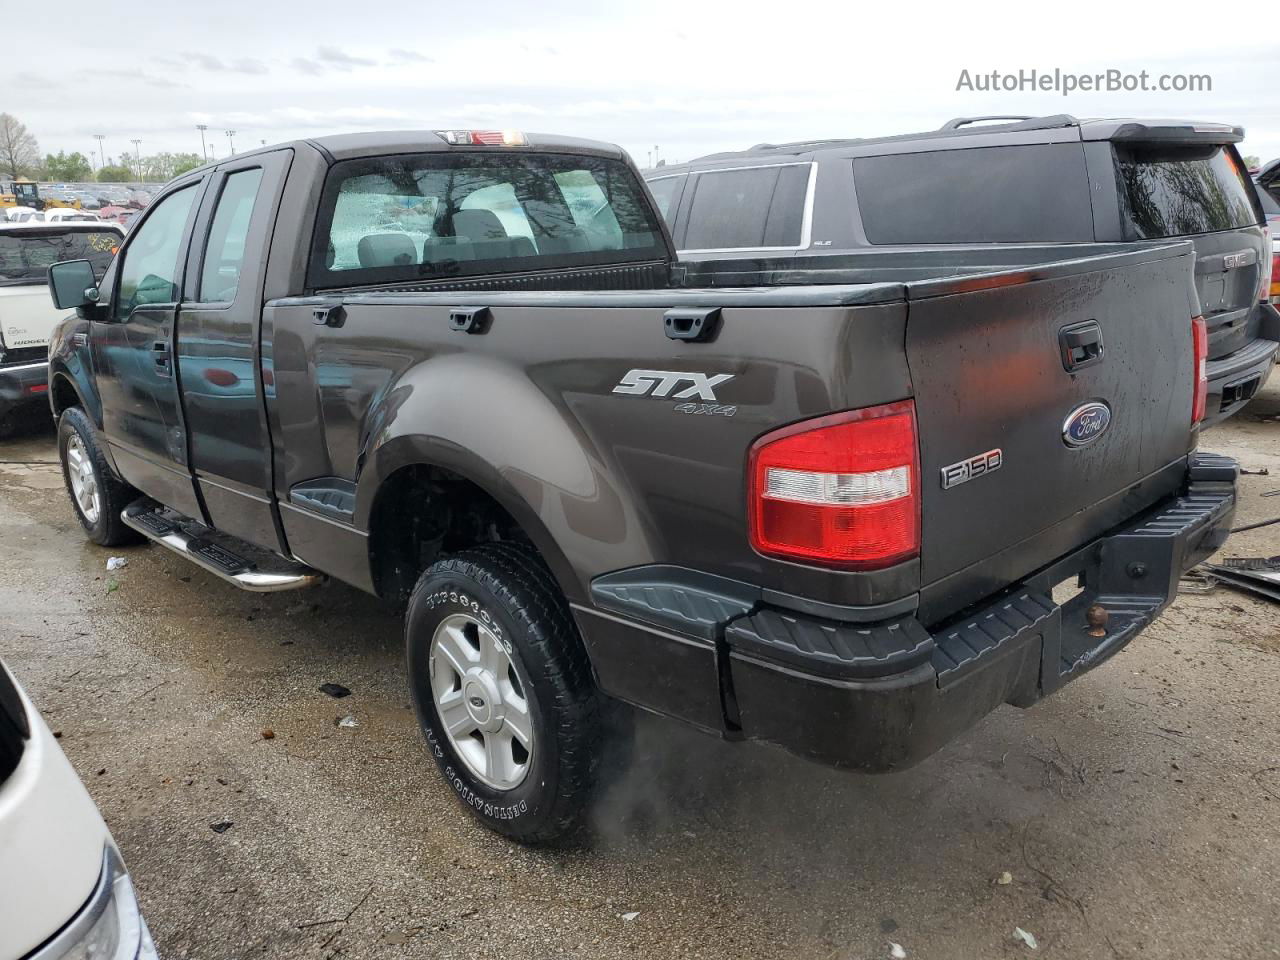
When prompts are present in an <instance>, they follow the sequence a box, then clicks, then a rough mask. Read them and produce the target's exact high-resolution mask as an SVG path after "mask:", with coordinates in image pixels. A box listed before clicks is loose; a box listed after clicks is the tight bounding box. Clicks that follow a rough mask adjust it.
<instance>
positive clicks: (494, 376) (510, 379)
mask: <svg viewBox="0 0 1280 960" xmlns="http://www.w3.org/2000/svg"><path fill="white" fill-rule="evenodd" d="M365 422H366V424H367V425H368V429H367V431H366V434H365V437H366V440H365V451H366V452H365V453H364V454H363V455H362V459H363V469H362V471H361V473H360V478H359V481H358V484H357V490H356V508H355V515H354V517H353V520H354V522H355V524H356V525H357V526H358V527H360V528H361V529H368V525H369V521H370V515H371V513H372V510H373V505H374V500H375V497H376V495H377V491H378V489H379V488H380V487H381V485H382V482H383V481H384V480H385V479H386V478H387V477H389V476H390V475H391V474H393V473H394V472H395V471H396V470H398V469H400V468H402V467H405V466H409V465H412V464H424V465H430V466H436V467H443V468H445V469H448V470H451V471H453V472H454V473H456V474H458V475H460V476H462V477H464V478H466V479H467V480H470V481H471V482H472V483H475V484H476V485H477V486H479V487H480V488H482V489H483V490H485V491H486V492H487V493H488V494H489V495H490V496H492V497H493V498H494V499H495V500H496V501H497V502H498V503H499V504H501V505H502V507H503V508H504V509H506V510H507V512H508V513H510V514H511V515H512V517H513V518H514V519H515V520H516V522H517V523H519V524H520V526H521V528H522V529H523V530H524V531H525V533H526V534H528V536H529V538H530V539H531V540H532V541H533V542H534V545H535V546H536V547H537V548H538V549H539V551H541V553H542V555H543V557H544V558H545V559H546V561H547V563H548V565H549V566H550V567H551V569H552V572H553V573H554V574H555V576H556V578H557V580H559V582H560V584H561V587H562V589H563V590H564V591H565V593H566V594H567V595H568V596H569V597H570V599H573V600H577V601H583V600H585V598H586V597H587V595H588V594H587V590H588V584H589V582H590V580H591V578H592V577H593V576H595V575H596V574H598V573H601V572H604V571H606V570H612V569H618V568H620V567H623V566H628V565H630V564H632V563H643V562H646V560H647V559H648V558H649V557H651V556H652V555H653V551H652V549H651V544H650V539H651V538H650V536H649V533H648V532H647V531H646V530H645V528H644V525H643V524H642V523H641V522H640V521H639V519H638V516H637V514H636V511H635V510H634V508H633V501H632V498H631V496H630V494H629V491H628V490H627V489H626V488H625V486H624V485H623V484H622V483H621V482H620V480H619V479H618V478H617V476H616V475H615V474H614V473H613V472H611V471H609V470H608V468H607V466H606V461H605V458H604V457H602V456H601V455H600V454H599V451H597V450H596V449H595V447H594V445H593V443H592V442H591V439H590V437H588V436H587V435H586V433H585V431H584V430H583V429H582V426H581V424H580V423H579V422H578V420H577V419H576V418H575V417H574V416H573V414H572V411H571V408H570V407H569V405H568V404H566V403H565V402H564V399H563V398H562V397H560V396H558V395H557V396H550V395H548V394H547V393H545V392H543V391H542V390H541V389H539V387H538V386H537V385H536V384H535V383H534V382H533V381H532V380H531V379H530V378H529V377H528V376H527V375H526V373H525V372H524V371H523V370H521V369H519V368H516V367H514V366H512V365H510V364H507V363H504V362H502V361H501V360H498V359H496V358H493V357H485V356H477V355H469V354H462V353H455V354H447V355H442V356H437V357H433V358H432V359H430V360H427V361H425V362H423V363H421V364H419V365H417V366H415V367H414V368H411V369H410V370H407V371H405V373H404V374H403V375H402V376H401V377H400V378H399V379H398V380H397V382H396V384H395V386H394V387H393V388H392V389H390V390H389V391H388V392H387V393H386V394H384V395H383V396H382V397H381V398H380V399H379V400H378V401H376V402H375V403H374V405H373V406H372V407H371V409H370V411H369V414H368V417H367V419H366V421H365Z"/></svg>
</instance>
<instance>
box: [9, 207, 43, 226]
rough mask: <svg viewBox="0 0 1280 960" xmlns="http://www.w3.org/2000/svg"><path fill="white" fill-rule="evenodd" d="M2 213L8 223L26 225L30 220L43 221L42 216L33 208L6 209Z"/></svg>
mask: <svg viewBox="0 0 1280 960" xmlns="http://www.w3.org/2000/svg"><path fill="white" fill-rule="evenodd" d="M4 212H5V215H6V222H8V223H27V222H28V221H31V220H35V221H36V222H40V221H42V220H44V214H43V213H41V212H40V211H39V210H37V209H36V208H35V207H6V208H5V211H4Z"/></svg>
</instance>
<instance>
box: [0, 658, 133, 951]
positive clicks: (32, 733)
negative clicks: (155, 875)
mask: <svg viewBox="0 0 1280 960" xmlns="http://www.w3.org/2000/svg"><path fill="white" fill-rule="evenodd" d="M0 931H3V932H4V935H3V936H0V960H65V958H72V957H75V958H80V957H83V958H86V960H87V958H90V957H92V958H99V957H100V958H102V960H155V958H156V951H155V945H154V944H153V943H152V940H151V933H150V931H148V929H147V924H146V921H145V920H144V919H143V917H142V912H141V910H140V909H139V908H138V900H137V896H136V895H135V893H134V889H133V883H132V881H131V880H130V878H129V872H128V871H127V870H126V869H125V866H124V861H123V860H122V859H121V857H120V851H119V849H118V848H117V847H116V844H115V841H114V840H113V839H112V837H111V833H110V832H109V831H108V830H107V825H106V824H105V823H103V822H102V815H101V814H100V813H99V812H98V808H97V807H96V806H95V805H94V803H93V800H92V799H91V798H90V797H89V794H88V792H87V791H86V790H85V788H84V785H83V784H82V783H81V782H80V778H79V777H77V776H76V772H75V770H74V769H73V768H72V766H71V764H70V763H69V762H68V761H67V758H66V757H65V756H64V755H63V753H62V750H61V749H60V748H59V746H58V741H57V740H56V739H55V738H54V735H53V734H52V733H51V732H50V731H49V728H48V726H47V725H46V724H45V722H44V719H43V718H42V717H41V716H40V711H39V710H37V709H36V708H35V707H34V706H33V705H32V703H31V701H30V700H29V699H28V698H27V695H26V692H25V691H24V690H23V689H22V688H21V687H20V686H18V682H17V680H15V679H14V677H13V675H12V674H11V673H9V671H8V669H7V668H6V667H5V665H4V663H3V662H0Z"/></svg>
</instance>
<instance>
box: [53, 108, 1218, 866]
mask: <svg viewBox="0 0 1280 960" xmlns="http://www.w3.org/2000/svg"><path fill="white" fill-rule="evenodd" d="M588 195H590V196H591V197H594V200H595V202H594V203H588V202H586V201H587V199H588ZM766 195H767V194H766ZM408 208H413V209H414V210H415V211H417V210H419V209H422V210H429V211H431V214H432V215H431V216H430V217H426V216H420V215H417V214H416V213H415V215H414V216H413V217H412V218H408V219H404V218H402V219H401V220H399V221H395V222H396V223H397V226H395V227H394V228H393V227H389V226H388V225H387V224H388V222H389V221H388V213H387V211H388V209H393V210H394V209H408ZM979 212H982V211H979ZM914 216H915V212H914V211H913V210H911V209H907V210H904V217H907V218H908V219H912V218H914ZM819 236H821V235H820V234H819ZM1068 239H1069V238H1068ZM1018 254H1019V255H1020V256H1021V258H1022V259H1021V260H1020V262H1018V263H1017V264H1016V265H1015V264H1014V263H1013V260H1014V257H1013V255H1012V253H1007V254H1006V256H1005V257H1004V262H1003V263H1002V266H1001V268H1000V269H998V270H990V269H988V270H985V271H974V272H973V273H971V274H970V275H967V276H955V275H954V274H955V272H956V271H955V261H954V257H953V254H952V253H951V252H950V251H948V250H945V249H943V250H933V251H926V252H921V251H909V252H887V253H886V252H882V251H862V253H861V254H859V255H850V256H849V257H848V262H847V263H845V264H844V266H843V267H842V268H841V269H840V270H833V271H831V272H830V273H829V274H828V275H827V276H824V277H822V278H821V282H817V281H815V280H814V279H813V278H810V279H809V280H808V282H797V283H794V284H792V285H789V286H779V285H777V284H775V283H773V282H772V281H770V280H767V279H761V278H758V277H757V279H756V284H757V285H756V286H755V287H743V286H741V285H739V284H737V283H736V282H735V284H734V287H733V288H732V289H721V288H719V286H718V275H717V273H716V270H717V269H721V268H718V267H716V266H715V265H710V264H708V265H702V266H701V268H700V269H701V271H702V272H701V273H700V278H701V282H705V283H706V284H707V286H705V287H689V286H682V285H680V284H679V283H678V282H674V281H673V270H674V271H675V272H676V273H677V274H678V273H679V272H680V271H681V270H682V269H684V268H682V266H681V264H679V263H678V262H673V251H672V248H671V244H670V238H669V236H668V234H667V232H666V230H665V228H664V227H663V225H662V220H661V217H660V215H659V213H658V211H657V209H656V208H655V207H654V205H653V203H652V200H651V198H650V196H649V193H648V191H646V190H645V189H644V186H643V184H642V182H641V180H640V177H639V174H638V171H636V169H635V167H634V166H633V165H632V164H631V163H630V161H629V159H628V158H627V156H626V154H624V153H623V152H622V151H621V150H619V149H618V148H617V147H614V146H611V145H608V144H597V143H592V142H590V141H584V140H575V139H563V138H556V137H543V136H539V137H536V138H535V137H524V136H522V135H519V134H511V133H505V134H503V133H496V132H487V131H458V130H449V131H440V132H418V133H414V132H396V133H382V134H356V135H346V136H330V137H319V138H316V139H313V140H305V141H295V142H293V143H290V144H285V145H282V146H276V147H271V148H264V149H262V150H258V151H254V152H251V153H247V154H243V155H240V156H237V157H235V158H232V159H229V160H226V161H221V162H217V163H214V164H209V165H207V166H205V167H202V168H200V169H198V170H195V171H192V172H191V173H188V174H185V175H183V176H181V177H179V178H177V179H175V180H174V181H173V182H172V183H170V184H169V185H168V186H167V187H166V188H165V189H164V190H163V191H162V192H161V193H160V194H158V196H157V198H156V200H155V201H154V202H153V203H152V204H151V206H150V207H149V208H148V210H147V211H146V212H145V213H144V214H143V215H142V217H141V219H140V221H139V223H138V224H137V225H136V226H135V227H134V228H133V229H132V230H131V231H130V233H129V234H128V236H127V237H126V238H125V241H124V243H123V246H122V248H121V251H120V253H119V254H118V255H117V257H116V258H115V260H114V261H113V263H112V265H111V267H110V268H109V269H108V271H107V273H106V276H105V277H103V278H102V281H101V283H100V284H97V285H96V286H95V283H96V275H95V274H94V272H93V270H92V269H91V267H90V266H89V265H88V264H84V263H82V262H77V261H71V262H66V263H60V264H57V265H56V266H54V267H53V268H52V269H51V270H50V287H51V290H52V292H53V296H54V298H55V301H56V302H57V304H58V306H59V308H60V309H70V308H75V310H76V314H75V315H73V316H69V317H68V318H67V319H66V320H65V321H64V322H63V323H62V324H61V325H60V326H59V328H58V330H57V332H56V334H55V338H54V342H53V346H52V348H51V354H50V370H51V381H50V385H51V386H50V395H51V400H52V405H53V410H54V413H55V415H56V416H57V417H58V423H59V426H58V451H59V457H60V460H61V462H62V465H63V473H64V477H65V479H66V483H67V488H68V491H69V493H70V496H71V501H72V507H73V510H74V512H75V516H76V517H77V519H78V520H79V522H80V523H81V525H82V526H83V528H84V530H85V532H86V534H87V536H88V537H89V538H90V539H91V540H93V541H94V542H96V543H99V544H104V545H111V544H116V543H120V542H123V541H124V540H125V539H127V538H130V537H136V536H143V537H147V538H149V539H151V540H153V541H154V542H156V543H158V544H160V545H161V546H163V547H165V548H166V549H169V550H173V551H175V552H176V553H178V554H179V555H181V556H183V557H184V558H186V559H188V560H190V561H191V562H193V563H195V564H196V565H197V566H199V567H202V568H203V569H204V570H205V571H207V572H209V573H212V574H215V575H216V576H218V577H221V578H223V579H225V580H227V581H229V582H231V583H233V584H235V585H237V586H239V587H242V588H244V589H248V590H259V591H262V590H285V589H295V588H300V587H305V586H308V585H310V584H313V583H315V582H317V581H318V580H320V579H321V578H322V577H323V576H325V575H328V576H333V577H336V578H338V579H340V580H343V581H346V582H348V583H350V584H352V585H354V586H356V587H358V588H360V589H363V590H366V591H370V592H372V593H375V594H377V595H379V596H382V597H385V598H387V599H389V600H396V601H404V602H405V603H407V613H406V620H405V637H406V650H407V659H408V671H409V678H410V681H409V682H410V691H411V695H412V698H413V702H414V704H415V706H416V709H417V715H418V719H419V722H420V724H421V726H422V729H423V732H424V735H425V738H426V742H427V750H428V753H429V754H430V755H431V756H432V757H433V759H434V760H435V762H436V764H437V765H438V767H439V769H440V772H441V774H442V775H443V776H444V778H445V779H446V780H447V782H448V783H449V784H450V786H451V787H452V788H453V790H454V791H455V792H456V793H457V795H458V797H459V799H460V800H461V801H462V803H463V804H464V805H465V806H466V807H467V808H468V809H469V810H471V811H472V813H474V814H475V815H476V816H477V817H478V818H479V819H480V820H481V821H482V822H483V823H484V824H486V825H487V826H489V827H491V828H492V829H494V830H497V831H499V832H501V833H503V834H505V835H507V836H510V837H513V838H516V839H519V840H522V841H540V840H548V839H551V838H554V837H557V836H560V835H562V834H563V833H565V832H566V831H567V830H570V829H572V827H573V825H574V824H575V823H577V822H579V820H580V819H581V816H582V814H583V811H584V807H585V804H586V802H587V799H588V798H589V796H590V793H591V787H592V784H593V782H594V781H595V780H596V779H597V777H598V775H599V770H600V766H601V762H602V759H603V758H604V756H605V754H606V752H607V751H608V749H609V748H608V747H607V746H606V745H605V738H606V736H607V732H608V730H609V727H610V724H609V723H608V722H607V721H606V717H607V715H608V713H609V712H610V711H611V710H612V706H611V705H612V704H613V703H614V700H613V699H610V698H616V699H619V700H623V701H627V702H630V703H632V704H635V705H638V706H640V707H643V708H645V709H648V710H652V711H655V712H657V713H661V714H665V715H668V716H672V717H675V718H677V719H679V720H682V721H685V722H687V723H689V724H692V725H694V726H695V727H698V728H699V729H702V730H705V731H708V732H710V733H712V734H715V735H718V736H722V737H725V738H728V739H735V740H738V739H757V740H766V741H771V742H774V743H778V744H781V745H782V746H784V747H786V748H787V749H789V750H792V751H794V752H796V753H799V754H801V755H803V756H806V757H810V758H812V759H815V760H819V761H822V762H826V763H830V764H834V765H837V766H842V767H852V768H856V769H861V770H866V771H883V770H892V769H899V768H901V767H904V766H908V765H910V764H912V763H915V762H917V761H919V760H921V759H923V758H924V757H927V756H928V755H930V754H931V753H933V752H934V751H935V750H937V749H938V748H939V747H940V746H941V745H942V744H944V743H945V742H947V741H948V740H950V739H951V738H953V737H955V736H957V735H958V734H959V733H961V732H962V731H963V730H965V729H966V728H967V727H969V726H970V725H972V724H973V723H975V722H976V721H977V720H978V719H979V718H980V717H982V716H984V715H985V714H986V713H988V712H989V711H990V710H992V709H994V708H995V707H996V706H997V705H999V704H1001V703H1005V702H1010V703H1014V704H1017V705H1020V706H1028V705H1030V704H1032V703H1034V702H1035V701H1037V700H1039V699H1041V698H1042V697H1044V696H1046V695H1048V694H1051V693H1052V692H1053V691H1055V690H1057V689H1058V688H1060V687H1061V686H1062V685H1063V684H1065V683H1067V682H1068V681H1070V680H1072V679H1074V678H1075V677H1077V676H1079V675H1081V674H1083V673H1084V672H1085V671H1087V670H1088V669H1090V668H1091V667H1093V666H1095V665H1097V664H1098V663H1100V662H1102V661H1103V660H1105V659H1106V658H1107V657H1109V656H1110V655H1112V654H1113V653H1115V652H1116V651H1117V650H1119V649H1121V648H1122V647H1124V645H1125V644H1126V643H1128V641H1129V640H1130V639H1132V637H1133V636H1134V635H1136V634H1137V633H1138V632H1139V631H1140V630H1141V629H1143V628H1144V627H1145V626H1146V625H1147V624H1148V623H1150V622H1151V621H1152V619H1153V618H1154V617H1156V616H1157V615H1158V614H1159V612H1160V611H1161V610H1162V609H1163V608H1164V607H1165V606H1166V604H1168V603H1169V602H1170V600H1171V599H1172V597H1173V596H1174V594H1175V592H1176V590H1177V586H1178V579H1179V575H1180V574H1181V573H1182V572H1183V571H1184V570H1186V569H1188V568H1189V567H1190V566H1192V565H1193V564H1195V563H1197V562H1198V561H1200V560H1201V559H1203V558H1204V557H1206V556H1207V555H1209V554H1210V553H1211V552H1213V551H1214V550H1216V549H1217V548H1218V547H1219V546H1221V544H1222V543H1223V541H1224V539H1225V537H1226V534H1227V531H1228V530H1229V528H1230V525H1231V517H1232V515H1233V511H1234V507H1235V485H1236V475H1237V468H1236V466H1235V463H1234V462H1233V461H1231V460H1229V459H1227V458H1224V457H1217V456H1213V455H1211V454H1205V453H1200V452H1197V450H1196V446H1197V439H1198V436H1199V424H1200V421H1201V419H1202V417H1203V415H1204V402H1205V391H1206V388H1207V383H1206V381H1205V379H1204V376H1203V371H1204V362H1205V356H1206V353H1207V349H1208V347H1207V336H1206V331H1205V324H1204V321H1203V319H1201V318H1200V317H1198V316H1197V315H1196V311H1197V309H1198V304H1197V303H1196V297H1195V293H1194V287H1193V284H1192V276H1193V271H1194V268H1195V262H1196V261H1195V251H1194V248H1193V246H1192V245H1191V244H1190V243H1187V242H1174V243H1164V244H1150V243H1148V244H1129V245H1123V244H1116V245H1111V246H1108V247H1106V248H1105V249H1104V251H1103V252H1099V251H1097V250H1082V249H1081V248H1080V247H1078V246H1076V245H1073V244H1070V243H1066V244H1062V245H1059V246H1040V247H1034V248H1031V247H1028V248H1023V249H1020V250H1019V251H1018ZM694 266H699V265H696V264H695V265H694ZM739 266H740V265H739V264H729V265H728V266H727V267H723V269H725V270H726V272H727V273H729V274H732V273H734V272H735V271H736V270H737V268H738V267H739ZM842 271H843V272H842ZM907 273H910V274H911V276H910V279H904V275H905V274H907ZM877 277H880V278H882V279H881V280H877V279H876V278H877ZM86 291H87V292H86ZM179 385H181V388H179ZM1055 588H1064V589H1067V591H1068V592H1069V593H1070V594H1071V596H1069V597H1068V596H1067V595H1065V594H1064V595H1062V596H1055Z"/></svg>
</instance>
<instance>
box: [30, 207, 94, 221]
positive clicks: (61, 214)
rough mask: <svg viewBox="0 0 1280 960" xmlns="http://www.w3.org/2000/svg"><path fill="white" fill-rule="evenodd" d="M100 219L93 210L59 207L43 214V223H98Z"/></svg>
mask: <svg viewBox="0 0 1280 960" xmlns="http://www.w3.org/2000/svg"><path fill="white" fill-rule="evenodd" d="M101 219H102V218H101V217H100V216H98V214H97V213H95V212H94V211H93V210H89V209H83V210H74V209H72V208H70V207H59V208H56V209H52V210H46V211H45V212H44V222H45V223H98V222H99V221H100V220H101Z"/></svg>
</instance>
